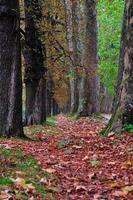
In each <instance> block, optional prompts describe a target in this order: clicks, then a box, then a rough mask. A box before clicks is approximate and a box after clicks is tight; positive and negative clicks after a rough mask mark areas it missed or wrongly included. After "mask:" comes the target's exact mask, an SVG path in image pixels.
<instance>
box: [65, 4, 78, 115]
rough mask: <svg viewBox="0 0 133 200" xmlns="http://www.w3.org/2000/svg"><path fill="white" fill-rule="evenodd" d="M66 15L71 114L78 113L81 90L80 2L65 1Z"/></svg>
mask: <svg viewBox="0 0 133 200" xmlns="http://www.w3.org/2000/svg"><path fill="white" fill-rule="evenodd" d="M64 2H65V13H66V27H67V28H66V29H67V41H68V48H69V53H70V56H71V61H72V63H71V65H70V72H71V73H72V77H70V92H71V113H75V112H77V109H78V103H79V90H78V80H79V77H78V75H77V69H78V67H79V66H80V65H81V46H80V2H79V1H78V0H74V1H71V0H64Z"/></svg>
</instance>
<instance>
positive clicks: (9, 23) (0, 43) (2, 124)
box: [0, 0, 24, 137]
mask: <svg viewBox="0 0 133 200" xmlns="http://www.w3.org/2000/svg"><path fill="white" fill-rule="evenodd" d="M19 20H20V18H19V3H18V0H12V1H8V0H5V1H0V136H6V137H12V136H18V137H24V133H23V127H22V80H21V48H20V32H19V31H20V24H19Z"/></svg>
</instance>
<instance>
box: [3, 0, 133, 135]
mask: <svg viewBox="0 0 133 200" xmlns="http://www.w3.org/2000/svg"><path fill="white" fill-rule="evenodd" d="M54 2H55V1H54ZM53 4H54V3H53V2H52V0H51V1H50V2H49V3H48V2H46V1H42V0H32V1H31V0H25V1H22V0H21V1H20V2H18V0H12V1H10V2H9V1H8V0H4V1H0V134H1V135H3V136H8V137H10V136H21V137H24V133H23V123H22V121H23V120H22V78H23V82H24V85H25V87H24V88H25V90H24V91H25V99H26V100H25V106H24V107H25V116H24V123H25V125H30V124H41V123H43V122H44V121H45V120H46V116H47V115H51V113H53V114H57V113H58V112H59V110H62V111H64V112H71V113H75V112H77V113H78V115H79V116H88V115H92V114H94V113H97V112H99V111H100V102H99V91H100V80H99V76H98V25H97V1H96V0H93V1H92V0H84V1H83V2H80V1H79V0H73V1H71V0H64V2H60V1H58V3H57V5H56V6H57V7H58V5H60V6H61V7H60V6H59V9H60V8H61V9H63V13H62V14H61V16H60V17H59V16H58V13H57V12H54V11H53V10H52V5H53ZM20 5H21V6H20ZM53 6H54V5H53ZM132 11H133V2H132V0H126V3H125V11H124V19H123V31H122V39H121V53H120V63H119V73H118V84H117V91H119V92H117V95H116V97H115V100H114V109H113V110H114V114H113V116H112V119H111V121H110V122H109V125H108V127H107V129H106V130H104V133H108V132H109V131H111V130H114V129H116V130H117V129H118V130H120V129H121V128H122V127H123V125H124V124H132V123H133V92H132V91H133V88H132V87H133V62H132V55H133V52H132V51H133V50H132V44H133V41H132V40H133V37H132V17H133V16H132V13H133V12H132ZM20 13H21V17H20ZM20 22H21V24H20ZM23 27H24V28H23ZM61 29H63V31H65V34H62V31H61ZM60 32H61V34H60ZM61 41H65V42H64V44H62V43H61ZM22 57H23V59H22ZM21 60H23V62H22V64H23V69H24V70H22V69H21V67H22V64H21ZM63 65H64V66H65V67H63ZM23 71H24V75H23V74H22V72H23ZM69 88H70V90H69ZM59 94H60V95H59ZM65 95H66V96H67V98H65V97H64V96H65ZM61 97H62V98H61ZM64 99H65V100H64ZM62 101H64V103H62ZM64 104H65V106H64ZM59 106H60V109H59Z"/></svg>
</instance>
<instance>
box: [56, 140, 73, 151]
mask: <svg viewBox="0 0 133 200" xmlns="http://www.w3.org/2000/svg"><path fill="white" fill-rule="evenodd" d="M73 142H74V141H73V140H65V139H64V140H61V141H59V142H58V144H57V147H58V149H63V148H65V147H67V146H68V145H69V144H73Z"/></svg>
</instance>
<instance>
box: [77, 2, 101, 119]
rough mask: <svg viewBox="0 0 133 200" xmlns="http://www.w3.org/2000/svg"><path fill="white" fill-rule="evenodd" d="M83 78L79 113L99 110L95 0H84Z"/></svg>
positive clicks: (85, 113)
mask: <svg viewBox="0 0 133 200" xmlns="http://www.w3.org/2000/svg"><path fill="white" fill-rule="evenodd" d="M84 24H85V33H84V44H83V58H82V64H83V68H84V70H83V73H84V74H83V78H82V80H81V89H80V102H79V109H78V112H79V115H80V116H88V115H91V114H93V113H97V112H99V101H98V96H99V79H98V75H97V68H98V59H97V10H96V0H93V1H92V0H84Z"/></svg>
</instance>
